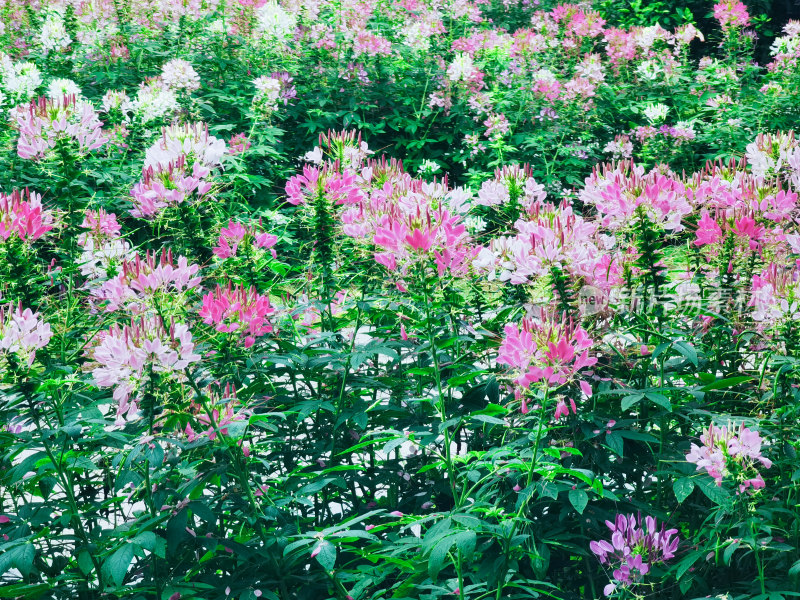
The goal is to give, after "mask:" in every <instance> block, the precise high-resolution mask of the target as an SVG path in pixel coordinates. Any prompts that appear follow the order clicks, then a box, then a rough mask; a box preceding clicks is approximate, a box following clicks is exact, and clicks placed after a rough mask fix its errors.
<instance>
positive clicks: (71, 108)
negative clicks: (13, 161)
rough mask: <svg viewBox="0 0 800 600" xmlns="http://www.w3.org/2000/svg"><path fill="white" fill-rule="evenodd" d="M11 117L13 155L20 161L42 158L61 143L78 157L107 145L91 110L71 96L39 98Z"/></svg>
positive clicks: (18, 109)
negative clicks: (16, 133)
mask: <svg viewBox="0 0 800 600" xmlns="http://www.w3.org/2000/svg"><path fill="white" fill-rule="evenodd" d="M12 116H13V118H14V121H15V122H16V125H17V127H18V129H19V141H18V142H17V154H19V156H20V157H22V158H26V159H29V158H32V159H42V158H45V157H46V156H48V155H49V154H50V153H51V151H52V150H53V149H54V148H55V147H56V144H57V143H58V142H59V141H61V140H64V141H67V142H70V144H71V146H72V150H71V151H77V153H78V154H81V155H83V154H87V153H89V152H91V151H92V150H96V149H97V148H100V147H101V146H103V145H104V144H105V143H106V142H108V137H106V135H105V133H104V132H103V130H102V129H101V128H102V125H103V124H102V122H101V121H100V119H99V118H98V116H97V112H96V111H95V109H94V107H93V106H92V105H91V104H89V103H88V102H86V101H84V100H78V99H77V98H76V97H75V96H64V97H61V98H59V99H58V100H52V99H48V98H45V97H40V98H39V99H38V100H34V101H32V102H31V103H30V104H28V105H27V106H26V107H18V108H17V109H15V110H14V111H13V112H12Z"/></svg>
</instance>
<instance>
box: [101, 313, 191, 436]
mask: <svg viewBox="0 0 800 600" xmlns="http://www.w3.org/2000/svg"><path fill="white" fill-rule="evenodd" d="M194 347H195V346H194V342H193V341H192V334H191V332H190V331H189V328H188V327H187V326H186V325H184V324H182V323H171V324H170V325H169V327H168V328H167V327H166V326H165V324H164V322H163V321H162V320H161V319H160V318H159V317H142V318H140V319H138V320H135V319H134V320H132V321H131V323H130V325H125V326H124V327H121V328H120V327H119V326H116V325H114V326H112V327H111V328H110V329H109V330H107V331H103V332H100V333H99V334H97V336H95V338H94V340H93V344H92V346H91V347H90V348H89V350H88V355H89V358H90V360H91V364H90V365H89V368H91V373H92V377H93V379H94V382H95V385H97V386H98V387H100V388H108V387H113V388H114V393H113V398H114V400H115V401H116V402H117V419H116V422H115V424H116V425H118V426H123V425H125V423H126V422H127V421H131V420H133V419H135V418H136V417H137V412H138V410H139V404H140V403H141V401H142V400H143V396H144V394H145V393H146V392H149V393H150V394H153V393H155V389H146V388H147V387H148V385H147V384H148V383H152V384H153V385H154V386H155V385H156V384H157V379H156V378H158V380H160V381H177V382H181V381H183V380H184V379H185V375H184V374H183V371H184V369H186V367H188V366H189V365H191V364H192V363H196V362H199V361H200V355H198V354H196V353H195V351H194Z"/></svg>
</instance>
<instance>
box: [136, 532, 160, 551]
mask: <svg viewBox="0 0 800 600" xmlns="http://www.w3.org/2000/svg"><path fill="white" fill-rule="evenodd" d="M131 543H132V544H136V545H138V546H141V547H142V548H144V549H145V550H149V551H150V552H152V551H153V549H154V548H155V547H156V534H155V533H153V532H152V531H143V532H142V533H140V534H139V535H137V536H136V537H135V538H133V539H132V540H131Z"/></svg>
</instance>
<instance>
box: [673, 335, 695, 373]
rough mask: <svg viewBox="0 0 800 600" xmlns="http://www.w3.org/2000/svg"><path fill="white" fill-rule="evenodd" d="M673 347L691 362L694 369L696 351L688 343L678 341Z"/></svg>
mask: <svg viewBox="0 0 800 600" xmlns="http://www.w3.org/2000/svg"><path fill="white" fill-rule="evenodd" d="M673 347H674V348H675V349H676V350H677V351H678V352H680V353H681V354H682V355H683V356H684V358H686V359H687V360H688V361H689V362H691V363H692V364H693V365H694V366H695V367H696V366H697V351H696V350H695V349H694V346H692V345H691V344H690V343H688V342H684V341H679V342H675V343H674V344H673Z"/></svg>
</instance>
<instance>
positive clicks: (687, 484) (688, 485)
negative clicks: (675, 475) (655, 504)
mask: <svg viewBox="0 0 800 600" xmlns="http://www.w3.org/2000/svg"><path fill="white" fill-rule="evenodd" d="M672 491H673V492H675V497H676V498H677V499H678V503H679V504H680V503H682V502H683V501H684V500H686V498H688V497H689V495H690V494H691V493H692V492H693V491H694V481H692V480H691V479H689V478H688V477H681V478H680V479H677V480H676V481H675V483H673V484H672Z"/></svg>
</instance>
